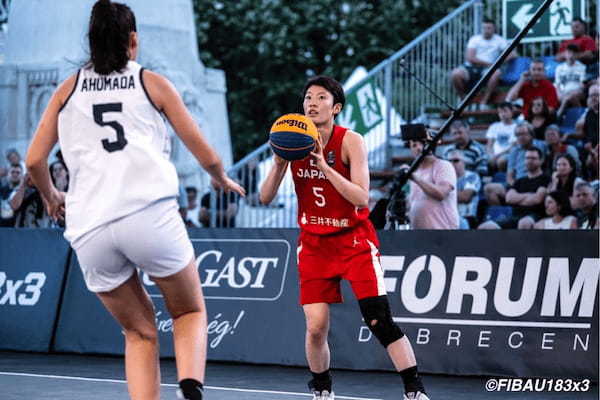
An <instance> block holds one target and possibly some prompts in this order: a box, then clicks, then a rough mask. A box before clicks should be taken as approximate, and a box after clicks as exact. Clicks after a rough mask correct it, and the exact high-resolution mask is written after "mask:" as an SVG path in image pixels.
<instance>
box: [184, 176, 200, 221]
mask: <svg viewBox="0 0 600 400" xmlns="http://www.w3.org/2000/svg"><path fill="white" fill-rule="evenodd" d="M185 193H186V194H187V203H188V206H187V213H186V218H185V219H184V220H183V222H184V223H185V225H186V226H187V227H188V228H193V227H198V224H196V222H195V221H194V220H195V218H194V217H190V215H194V214H197V213H198V189H196V188H195V187H193V186H187V187H186V188H185Z"/></svg>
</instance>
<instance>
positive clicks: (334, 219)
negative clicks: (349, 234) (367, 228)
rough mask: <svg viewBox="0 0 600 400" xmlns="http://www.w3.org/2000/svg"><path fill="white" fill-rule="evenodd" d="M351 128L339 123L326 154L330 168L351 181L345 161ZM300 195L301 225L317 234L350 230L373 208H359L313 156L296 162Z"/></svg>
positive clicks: (293, 164)
mask: <svg viewBox="0 0 600 400" xmlns="http://www.w3.org/2000/svg"><path fill="white" fill-rule="evenodd" d="M346 131H347V128H343V127H341V126H337V125H335V126H334V127H333V134H332V135H331V137H330V138H329V142H328V143H327V145H326V146H325V148H324V149H323V157H324V158H325V161H326V162H327V164H329V166H330V167H332V168H333V169H335V170H336V171H337V172H339V173H340V174H341V175H342V176H343V177H344V178H346V179H348V180H350V167H349V166H348V165H345V164H344V163H343V162H342V142H343V140H344V136H345V134H346ZM291 168H292V175H293V178H294V186H295V188H296V195H297V196H298V225H299V226H300V229H302V230H304V231H306V232H309V233H312V234H315V235H328V234H331V233H336V232H340V231H343V230H347V229H350V228H353V227H355V226H357V225H359V224H360V223H361V222H362V221H364V220H366V219H368V218H369V209H368V208H367V207H365V208H360V209H359V208H357V207H356V206H354V205H353V204H352V203H350V202H349V201H348V200H346V199H345V198H344V197H343V196H342V195H341V194H340V193H339V192H338V191H337V190H336V188H335V187H334V186H333V185H332V184H331V183H330V182H329V180H328V179H327V178H326V177H325V174H324V173H323V172H321V170H320V169H319V168H318V167H317V165H316V162H315V160H314V159H313V158H312V157H307V158H305V159H304V160H299V161H293V162H292V167H291Z"/></svg>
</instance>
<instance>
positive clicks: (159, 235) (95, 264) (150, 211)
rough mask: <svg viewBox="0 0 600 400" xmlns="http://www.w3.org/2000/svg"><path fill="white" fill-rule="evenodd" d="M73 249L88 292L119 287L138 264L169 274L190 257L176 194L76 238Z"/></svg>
mask: <svg viewBox="0 0 600 400" xmlns="http://www.w3.org/2000/svg"><path fill="white" fill-rule="evenodd" d="M75 253H76V254H77V258H78V259H79V265H80V267H81V270H82V272H83V277H84V280H85V284H86V285H87V287H88V289H89V290H91V291H92V292H108V291H110V290H113V289H115V288H117V287H118V286H120V285H121V284H123V283H124V282H125V281H127V280H128V279H129V278H130V277H131V276H132V275H133V274H134V273H136V268H140V269H141V270H142V271H144V272H146V273H147V274H148V275H150V276H151V277H157V278H163V277H166V276H170V275H173V274H175V273H177V272H179V271H181V270H182V269H183V268H185V267H186V266H187V265H188V264H189V263H190V261H192V259H193V257H194V249H193V247H192V243H191V242H190V239H189V237H188V234H187V231H186V229H185V225H184V224H183V220H182V218H181V215H180V214H179V206H178V205H177V201H176V200H175V199H174V198H169V199H164V200H159V201H157V202H156V203H153V204H151V205H149V206H148V207H146V208H144V209H142V210H140V211H137V212H135V213H133V214H130V215H127V216H125V217H123V218H120V219H118V220H115V221H112V222H109V223H107V224H105V225H102V226H100V227H98V228H96V229H94V230H93V231H91V232H89V233H87V234H85V235H84V236H83V237H82V238H81V240H78V241H77V247H76V248H75Z"/></svg>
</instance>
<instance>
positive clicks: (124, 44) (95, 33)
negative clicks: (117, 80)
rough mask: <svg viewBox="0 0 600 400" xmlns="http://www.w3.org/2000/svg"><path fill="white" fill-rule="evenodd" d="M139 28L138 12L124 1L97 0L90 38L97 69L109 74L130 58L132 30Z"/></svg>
mask: <svg viewBox="0 0 600 400" xmlns="http://www.w3.org/2000/svg"><path fill="white" fill-rule="evenodd" d="M131 32H137V28H136V23H135V15H133V12H132V11H131V9H130V8H129V7H128V6H126V5H125V4H121V3H113V2H111V1H110V0H98V1H97V2H96V4H94V8H92V15H91V16H90V25H89V30H88V39H89V43H90V61H89V64H91V65H93V67H94V71H96V72H97V73H99V74H101V75H108V74H110V73H112V72H114V71H121V70H122V69H123V68H125V66H126V65H127V62H128V61H129V34H130V33H131Z"/></svg>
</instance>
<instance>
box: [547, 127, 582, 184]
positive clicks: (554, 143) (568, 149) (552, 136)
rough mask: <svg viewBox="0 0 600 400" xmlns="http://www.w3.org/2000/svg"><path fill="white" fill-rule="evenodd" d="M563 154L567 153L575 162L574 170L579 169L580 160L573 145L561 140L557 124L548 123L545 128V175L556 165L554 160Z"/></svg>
mask: <svg viewBox="0 0 600 400" xmlns="http://www.w3.org/2000/svg"><path fill="white" fill-rule="evenodd" d="M564 154H568V155H569V156H570V157H571V159H572V160H573V161H574V162H575V167H574V170H580V168H581V161H580V160H579V153H578V152H577V149H576V148H575V146H571V145H570V144H566V143H563V142H561V140H560V128H559V127H558V125H554V124H552V125H549V126H548V127H547V128H546V164H545V166H544V171H545V172H546V174H547V175H550V174H551V172H552V170H553V169H554V168H555V166H556V161H557V160H558V158H559V157H560V156H562V155H564Z"/></svg>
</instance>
